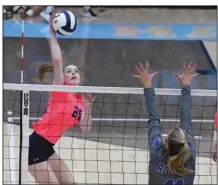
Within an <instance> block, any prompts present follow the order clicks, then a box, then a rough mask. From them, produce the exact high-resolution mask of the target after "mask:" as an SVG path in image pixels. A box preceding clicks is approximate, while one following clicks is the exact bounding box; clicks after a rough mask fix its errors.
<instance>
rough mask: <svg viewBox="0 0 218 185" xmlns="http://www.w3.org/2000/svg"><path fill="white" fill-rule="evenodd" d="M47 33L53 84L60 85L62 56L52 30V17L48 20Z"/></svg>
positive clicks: (62, 75) (62, 77)
mask: <svg viewBox="0 0 218 185" xmlns="http://www.w3.org/2000/svg"><path fill="white" fill-rule="evenodd" d="M49 33H50V38H49V45H50V50H51V58H52V64H53V67H54V81H53V84H55V85H62V84H63V82H64V74H63V66H62V54H61V49H60V46H59V44H58V41H57V38H56V32H55V31H54V30H53V28H52V17H51V18H50V22H49Z"/></svg>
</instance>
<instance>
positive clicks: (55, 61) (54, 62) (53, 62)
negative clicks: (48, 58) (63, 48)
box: [52, 57, 62, 66]
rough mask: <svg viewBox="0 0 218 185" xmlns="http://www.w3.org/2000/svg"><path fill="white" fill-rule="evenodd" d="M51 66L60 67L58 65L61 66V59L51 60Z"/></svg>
mask: <svg viewBox="0 0 218 185" xmlns="http://www.w3.org/2000/svg"><path fill="white" fill-rule="evenodd" d="M52 64H53V65H54V66H60V65H61V64H62V60H61V58H60V57H56V58H53V59H52Z"/></svg>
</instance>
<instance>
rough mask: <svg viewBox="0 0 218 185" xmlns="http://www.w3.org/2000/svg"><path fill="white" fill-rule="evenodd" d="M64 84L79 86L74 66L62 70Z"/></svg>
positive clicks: (76, 69) (77, 71) (77, 72)
mask: <svg viewBox="0 0 218 185" xmlns="http://www.w3.org/2000/svg"><path fill="white" fill-rule="evenodd" d="M64 82H65V84H66V85H79V83H80V74H79V70H78V68H77V67H76V66H74V65H68V66H66V68H65V69H64Z"/></svg>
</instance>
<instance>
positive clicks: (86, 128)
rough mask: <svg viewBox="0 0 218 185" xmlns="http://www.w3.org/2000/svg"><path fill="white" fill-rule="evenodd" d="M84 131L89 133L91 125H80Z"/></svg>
mask: <svg viewBox="0 0 218 185" xmlns="http://www.w3.org/2000/svg"><path fill="white" fill-rule="evenodd" d="M80 129H81V130H82V132H85V133H89V132H90V131H91V126H80Z"/></svg>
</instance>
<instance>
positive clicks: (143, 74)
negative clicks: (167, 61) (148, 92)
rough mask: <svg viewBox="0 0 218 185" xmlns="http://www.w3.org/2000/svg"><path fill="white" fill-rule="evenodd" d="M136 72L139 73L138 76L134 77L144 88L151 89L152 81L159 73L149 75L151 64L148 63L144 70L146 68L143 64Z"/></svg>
mask: <svg viewBox="0 0 218 185" xmlns="http://www.w3.org/2000/svg"><path fill="white" fill-rule="evenodd" d="M135 69H136V72H137V73H138V74H137V75H134V74H133V76H134V77H136V78H138V79H139V81H140V82H141V84H142V86H143V87H144V88H151V87H152V79H153V78H154V76H155V75H156V74H157V73H158V72H155V73H152V74H149V62H148V61H147V62H146V66H145V68H144V66H143V65H142V63H139V64H138V65H137V66H136V67H135Z"/></svg>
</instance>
